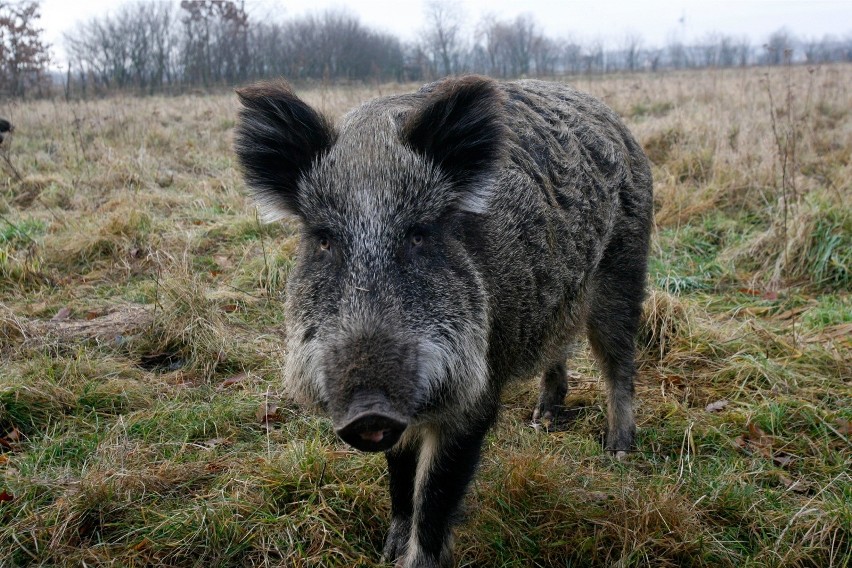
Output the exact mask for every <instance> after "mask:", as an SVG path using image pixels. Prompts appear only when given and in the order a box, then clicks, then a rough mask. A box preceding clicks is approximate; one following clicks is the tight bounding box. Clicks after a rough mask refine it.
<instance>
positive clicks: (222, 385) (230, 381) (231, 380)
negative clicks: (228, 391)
mask: <svg viewBox="0 0 852 568" xmlns="http://www.w3.org/2000/svg"><path fill="white" fill-rule="evenodd" d="M246 378H248V375H247V374H246V373H240V374H239V375H234V376H233V377H228V378H227V379H225V380H224V381H222V382H221V383H219V388H220V389H224V388H228V387H230V386H233V385H235V384H237V383H239V382H242V381H244V380H245V379H246Z"/></svg>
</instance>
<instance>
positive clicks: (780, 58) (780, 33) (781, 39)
mask: <svg viewBox="0 0 852 568" xmlns="http://www.w3.org/2000/svg"><path fill="white" fill-rule="evenodd" d="M795 42H796V39H795V37H794V36H793V34H792V33H791V32H790V30H788V29H787V28H780V29H778V30H775V31H774V32H772V33H771V34H770V35H769V39H767V41H766V43H765V44H764V46H763V48H764V53H763V56H762V57H761V63H764V64H766V65H780V64H782V63H786V62H787V61H791V60H792V53H793V47H794V44H795Z"/></svg>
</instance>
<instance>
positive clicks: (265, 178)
mask: <svg viewBox="0 0 852 568" xmlns="http://www.w3.org/2000/svg"><path fill="white" fill-rule="evenodd" d="M237 95H238V96H239V98H240V102H241V103H242V104H243V108H242V110H241V111H240V121H239V124H238V125H237V128H236V136H235V145H234V146H235V150H236V153H237V157H238V158H239V161H240V165H241V166H242V168H243V172H244V174H245V178H246V182H247V184H248V186H249V187H250V188H251V190H252V192H253V194H254V198H255V201H256V202H257V203H258V205H260V206H261V209H262V211H263V213H264V217H265V218H266V220H268V221H273V220H276V219H278V218H280V217H281V216H282V215H283V214H286V213H289V214H292V215H299V214H300V209H299V203H298V197H297V187H298V184H299V180H300V179H301V177H302V175H303V174H304V173H305V172H306V171H307V170H309V169H310V168H311V165H312V164H313V163H314V161H315V160H316V159H317V158H319V157H320V156H321V155H322V154H323V152H325V151H326V150H328V148H329V147H331V145H332V144H333V143H334V139H335V132H334V129H333V128H332V126H331V123H330V122H329V121H328V119H326V118H325V117H324V116H323V115H321V114H320V113H318V112H317V111H315V110H314V109H312V108H311V107H310V106H308V105H307V104H306V103H305V102H304V101H303V100H302V99H300V98H299V97H297V96H296V95H294V94H293V91H292V90H291V89H290V87H289V85H287V84H286V83H284V82H283V81H277V82H262V83H257V84H255V85H251V86H249V87H245V88H243V89H239V90H238V91H237Z"/></svg>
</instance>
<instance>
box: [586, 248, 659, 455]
mask: <svg viewBox="0 0 852 568" xmlns="http://www.w3.org/2000/svg"><path fill="white" fill-rule="evenodd" d="M646 241H647V239H642V238H633V237H630V236H624V237H623V238H620V239H618V238H617V239H615V240H614V241H613V242H612V243H610V245H609V247H608V249H607V251H606V252H605V254H604V257H603V259H602V261H601V264H600V266H599V268H598V272H597V274H596V276H595V281H594V289H593V293H592V298H591V306H590V311H589V319H588V332H589V343H590V344H591V346H592V351H593V352H594V354H595V357H596V358H597V360H598V362H599V364H600V366H601V368H602V371H603V375H604V381H605V383H606V387H607V395H608V396H607V398H608V401H607V422H608V428H607V436H606V449H607V450H609V451H611V452H615V453H616V454H617V455H619V456H621V455H623V454H622V453H621V452H627V451H629V450H630V449H631V448H632V446H633V437H634V435H635V432H636V426H635V423H634V419H633V381H634V378H635V376H636V343H635V342H636V333H637V331H638V330H639V323H640V320H641V317H642V300H643V298H644V288H645V270H646V268H645V263H646V252H645V251H646V247H647V245H646V244H645V243H646Z"/></svg>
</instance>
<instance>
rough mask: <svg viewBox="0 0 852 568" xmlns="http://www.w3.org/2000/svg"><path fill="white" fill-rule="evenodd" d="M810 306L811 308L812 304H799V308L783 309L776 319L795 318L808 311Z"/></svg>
mask: <svg viewBox="0 0 852 568" xmlns="http://www.w3.org/2000/svg"><path fill="white" fill-rule="evenodd" d="M810 308H811V307H810V306H799V307H798V308H791V309H789V310H786V311H783V312H781V313H780V314H778V315H777V316H775V319H779V320H788V319H793V318H794V317H796V316H797V315H799V314H801V313H804V312H806V311H808V310H809V309H810Z"/></svg>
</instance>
